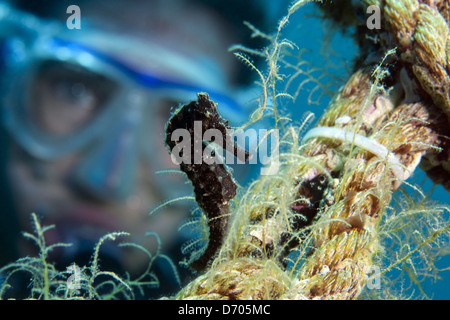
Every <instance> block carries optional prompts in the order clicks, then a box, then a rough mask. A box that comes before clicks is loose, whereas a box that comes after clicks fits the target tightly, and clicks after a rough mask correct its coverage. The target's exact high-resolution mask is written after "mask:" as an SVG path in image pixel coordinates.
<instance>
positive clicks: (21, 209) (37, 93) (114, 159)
mask: <svg viewBox="0 0 450 320" xmlns="http://www.w3.org/2000/svg"><path fill="white" fill-rule="evenodd" d="M49 69H50V70H49ZM66 72H67V70H65V67H63V66H59V67H58V66H53V67H52V68H47V70H45V72H43V74H40V75H39V81H38V84H36V85H35V86H34V90H33V91H34V92H33V93H32V94H33V99H32V101H33V102H32V104H31V107H30V109H31V110H30V112H31V115H32V117H33V122H34V124H35V125H36V127H38V128H39V129H40V130H41V131H43V132H46V133H48V134H51V135H53V136H55V137H57V136H69V138H68V140H70V139H72V138H71V137H70V135H71V134H73V135H74V136H76V135H77V134H79V131H80V130H81V129H80V128H83V126H85V125H86V124H89V123H91V122H95V121H98V115H99V114H100V113H101V112H102V111H103V110H100V109H101V108H103V107H105V106H104V105H103V102H102V99H103V98H104V97H103V96H104V95H106V93H105V92H104V91H105V90H104V89H103V88H99V84H98V83H96V82H92V81H91V79H89V78H86V75H85V74H83V72H79V74H77V73H76V72H75V71H74V70H71V72H70V73H69V74H66ZM142 105H143V106H144V107H145V110H141V113H140V114H139V116H140V117H142V119H140V120H141V122H139V123H134V125H135V126H136V127H138V128H134V129H139V130H133V131H132V136H131V137H129V139H130V140H133V141H135V143H136V144H132V145H129V146H128V147H127V146H123V145H121V144H120V141H121V140H122V139H123V138H125V137H126V136H127V134H128V133H129V132H128V131H127V130H126V129H121V128H122V126H121V121H124V119H123V118H121V117H120V116H118V117H117V119H116V120H115V121H114V127H107V128H105V132H106V133H107V134H105V135H102V136H101V137H102V138H101V139H99V140H98V141H92V143H91V145H87V146H86V147H84V148H81V149H80V150H77V151H76V152H73V153H70V154H67V155H64V156H61V157H56V158H55V159H51V160H43V159H39V158H37V157H33V156H31V155H30V154H28V153H27V152H26V151H25V150H23V149H22V148H21V147H20V146H19V145H18V144H15V143H12V144H11V150H10V152H9V154H10V161H9V162H8V163H9V164H8V165H9V168H8V173H9V180H10V185H11V188H12V191H13V195H14V200H15V206H16V209H17V212H18V213H19V218H20V220H21V221H20V222H21V225H22V227H23V228H24V229H28V228H29V225H30V213H31V212H36V213H37V214H38V215H39V216H40V217H42V219H43V221H42V223H43V224H55V225H56V228H55V229H54V230H51V231H49V232H48V233H47V234H46V235H47V241H48V243H57V242H66V243H72V246H71V247H70V248H68V249H64V250H62V251H61V250H60V251H59V252H58V256H57V257H53V258H58V259H61V261H70V260H73V259H82V258H83V259H84V258H87V257H89V255H90V254H92V249H93V247H94V245H95V242H97V241H98V240H99V238H100V237H101V236H103V235H104V234H106V233H108V232H112V231H126V232H129V233H130V234H131V238H130V239H127V240H129V241H134V242H136V243H139V244H141V245H143V246H145V247H146V248H148V249H149V250H150V251H154V250H155V247H156V242H155V239H154V238H153V237H145V233H146V232H148V231H154V232H156V233H157V234H158V235H159V236H160V237H161V240H162V243H163V244H164V245H165V246H166V248H167V247H170V246H171V245H172V244H173V242H174V239H175V238H176V236H177V233H176V230H177V227H178V225H179V224H180V222H181V221H182V220H183V218H185V217H186V215H187V213H188V210H186V208H178V207H171V208H165V209H164V210H162V211H161V212H159V214H155V215H152V216H151V217H150V216H149V211H150V210H151V209H152V207H154V206H155V205H156V204H158V203H160V202H162V201H164V200H167V199H168V198H169V197H170V193H168V192H165V190H164V188H167V184H164V183H162V182H166V181H163V180H161V179H164V180H167V179H173V178H174V177H173V176H169V177H168V176H167V175H164V174H159V175H158V174H156V171H158V170H163V169H167V168H171V167H173V164H172V163H171V161H170V157H169V154H168V152H167V150H166V148H165V147H164V145H163V142H162V141H163V130H164V123H165V121H167V118H168V117H169V110H170V107H171V104H170V103H169V102H167V101H164V100H161V101H159V102H158V101H147V103H143V104H142ZM127 107H128V108H132V106H131V105H128V106H127ZM124 114H125V115H126V114H127V112H125V113H124ZM98 125H101V124H100V123H99V124H98ZM146 125H148V127H146ZM110 146H111V147H110ZM150 148H151V150H150ZM149 152H151V154H149ZM133 156H137V160H136V161H135V162H134V163H133V165H132V167H129V166H125V165H121V162H125V163H126V162H127V161H128V160H129V158H130V157H131V158H132V157H133ZM105 168H106V169H105ZM81 169H83V170H81ZM99 172H104V175H102V176H101V177H100V178H97V179H98V181H97V180H95V179H96V178H95V177H96V175H97V174H98V173H99ZM93 181H94V182H97V183H98V184H97V185H94V184H93ZM174 182H175V183H176V182H177V181H174ZM127 183H129V185H128V186H126V187H125V189H124V187H123V185H124V184H127ZM178 183H181V184H182V180H179V181H178ZM174 188H176V184H175V186H174ZM28 244H29V243H27V242H24V243H23V246H21V248H22V249H23V250H27V249H28ZM26 253H29V252H23V254H26ZM104 253H105V254H109V255H110V258H114V259H116V260H119V261H120V263H121V264H123V265H124V267H125V268H126V269H127V270H128V271H130V272H133V271H135V269H139V268H141V267H142V263H143V262H145V258H146V257H145V256H144V255H135V254H136V253H137V252H135V251H131V250H128V251H123V252H121V253H120V256H118V255H117V254H118V252H116V251H111V252H108V249H107V248H106V249H105V251H104ZM113 255H114V257H113ZM141 259H142V261H141ZM80 263H82V262H80Z"/></svg>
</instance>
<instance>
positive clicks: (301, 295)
mask: <svg viewBox="0 0 450 320" xmlns="http://www.w3.org/2000/svg"><path fill="white" fill-rule="evenodd" d="M364 2H365V3H366V4H367V5H377V6H379V7H380V8H382V12H383V15H384V19H383V21H384V22H385V25H384V26H383V28H382V29H381V30H380V31H379V34H380V37H379V38H380V41H381V42H382V46H383V48H384V49H385V50H384V51H387V49H390V48H393V47H397V52H398V57H399V62H400V65H401V68H402V70H405V69H406V70H407V71H406V74H405V72H403V73H402V74H401V75H400V76H399V75H398V74H397V75H396V76H397V78H396V81H397V83H398V84H400V85H401V86H403V92H404V94H405V98H404V100H402V101H400V102H399V101H397V100H396V97H395V95H392V96H391V95H384V94H371V90H370V88H371V85H372V82H371V75H372V71H371V70H372V69H371V68H369V67H363V68H361V69H359V70H357V71H356V72H355V73H354V74H353V75H352V77H351V78H350V79H349V80H348V82H347V83H346V85H345V86H344V87H343V88H342V89H341V90H340V91H339V92H338V94H337V96H336V98H335V99H334V100H333V102H332V104H331V105H330V107H329V108H328V109H327V111H326V113H325V114H324V115H323V116H322V117H321V119H320V120H319V124H318V125H319V126H322V127H340V128H342V130H346V131H347V130H348V131H350V132H355V135H354V137H361V138H360V141H357V143H356V144H355V145H356V146H358V147H360V151H359V152H357V153H356V154H355V155H353V156H352V157H345V156H343V155H345V154H347V153H348V146H347V145H348V144H347V143H345V144H343V143H341V142H339V141H338V140H339V139H337V140H336V139H335V141H333V139H329V137H324V134H320V135H315V136H314V137H310V138H311V139H309V140H308V141H307V142H306V143H305V145H304V148H303V149H302V152H301V154H300V155H298V160H297V161H287V163H288V165H287V166H284V167H283V168H281V169H280V172H279V174H278V175H277V176H273V177H270V176H269V177H263V178H260V179H259V181H257V182H256V183H255V184H254V185H253V188H251V189H250V190H249V191H248V193H247V194H246V196H244V197H243V198H242V199H241V201H240V202H239V203H238V205H237V206H236V208H235V211H234V212H233V215H234V216H235V217H236V218H235V219H234V221H233V225H232V227H231V229H230V230H229V232H228V235H227V238H226V241H225V244H226V246H225V247H224V248H222V250H221V252H220V253H219V255H218V256H217V257H216V259H215V260H214V262H213V264H212V266H211V267H210V269H209V270H208V271H207V272H206V273H204V274H203V275H200V276H199V277H198V278H197V279H195V280H194V281H193V282H191V283H190V284H189V285H188V286H186V287H185V288H184V289H183V290H182V291H180V293H179V294H178V296H177V298H180V299H353V298H357V297H358V295H359V294H360V292H361V291H362V289H363V288H364V286H365V284H366V282H367V275H368V272H369V271H370V268H371V267H372V265H373V261H372V260H373V257H374V255H375V254H376V252H377V251H379V250H380V247H379V244H378V234H377V230H378V224H379V220H380V219H379V217H380V216H381V214H382V211H383V210H384V209H383V208H384V207H385V206H386V205H387V204H388V203H389V201H390V198H391V193H392V192H393V191H394V190H395V189H396V188H398V186H399V184H400V183H401V180H402V179H399V178H398V177H396V176H395V172H393V171H392V170H389V169H392V168H391V164H392V163H390V162H392V161H386V159H384V160H383V159H380V158H386V157H373V149H377V150H378V149H382V150H384V147H386V148H388V149H389V150H391V151H392V152H393V154H394V155H395V157H396V158H395V159H398V161H399V162H400V164H399V165H401V166H402V167H403V168H404V169H405V172H413V171H414V170H415V169H416V167H417V165H418V164H419V162H420V161H422V162H424V160H423V159H424V156H425V157H426V166H428V167H427V168H426V169H427V170H428V174H429V175H430V176H431V177H435V178H436V177H442V176H444V177H445V174H447V176H448V177H450V175H449V173H448V172H447V171H445V166H446V165H447V164H448V163H449V162H450V149H449V148H448V146H449V144H450V143H448V142H447V141H448V140H446V138H442V136H443V134H442V132H444V134H445V133H448V127H450V126H445V125H444V124H443V123H447V124H448V123H450V121H448V120H450V101H449V90H450V78H449V71H450V64H449V61H450V57H449V55H450V50H449V46H450V43H449V42H450V41H449V28H448V25H449V17H450V9H449V8H450V5H449V3H448V1H442V0H428V1H418V0H402V1H400V0H364ZM404 80H406V83H405V82H404ZM414 80H416V81H417V83H418V84H419V85H420V86H421V88H422V90H423V92H420V94H418V95H417V97H415V98H414V99H409V98H410V97H407V96H408V95H409V94H411V93H412V91H413V90H412V87H413V86H412V84H411V83H412V82H414ZM415 93H416V92H414V94H415ZM367 97H369V98H367ZM433 104H434V105H435V106H437V107H439V110H441V111H442V112H443V113H444V114H445V115H446V118H448V119H445V118H444V119H442V114H441V117H440V118H439V113H438V112H437V110H435V108H433ZM362 105H364V106H365V107H366V108H365V110H361V106H362ZM342 117H345V118H346V119H349V121H348V122H347V121H346V122H345V123H341V122H340V121H339V119H342ZM360 118H362V120H363V121H362V122H361V121H359V120H358V119H360ZM445 127H447V128H445ZM342 130H341V131H342ZM445 130H447V131H445ZM447 135H448V134H447ZM365 136H366V137H367V136H370V137H371V139H374V140H373V141H371V143H372V144H371V145H367V146H365V144H367V143H368V142H367V139H366V138H364V137H365ZM341 140H342V139H341ZM344 140H346V141H347V140H348V139H346V138H345V139H344ZM446 143H447V144H446ZM382 146H384V147H382ZM435 147H440V148H442V149H444V154H442V153H437V152H434V150H435V149H436V148H435ZM367 150H372V152H367ZM445 152H447V156H446V154H445ZM375 153H376V152H375ZM383 155H384V153H383ZM295 159H297V158H295ZM301 159H314V163H315V164H314V165H312V164H311V163H312V162H309V161H303V160H301ZM342 163H344V164H343V165H344V166H345V170H343V169H342ZM448 168H449V169H450V166H448ZM321 171H327V172H336V171H341V172H342V171H346V172H349V174H348V175H341V176H340V177H339V181H338V184H339V190H336V194H335V196H334V203H333V204H332V205H330V206H328V207H326V208H325V210H324V212H323V213H322V215H323V216H326V218H328V219H329V221H331V223H330V222H328V223H323V224H320V223H319V224H318V226H315V228H314V231H313V238H314V240H313V242H314V244H313V245H314V247H315V249H314V250H313V252H312V254H311V255H310V256H309V257H307V258H306V260H305V262H304V264H302V267H301V268H300V270H299V271H298V273H297V274H296V275H295V276H290V275H288V273H287V272H286V270H285V269H283V266H282V265H281V264H280V263H278V261H277V257H274V256H271V254H270V251H273V248H272V249H270V247H269V246H268V245H270V246H272V247H276V246H277V244H279V243H282V241H280V238H281V236H280V234H281V233H282V231H283V230H288V229H289V228H291V227H292V226H290V225H289V224H288V221H287V220H288V219H284V218H283V217H284V216H283V215H282V214H281V213H280V212H286V213H287V214H289V213H290V214H292V212H291V210H289V204H292V201H293V200H295V199H293V198H292V195H295V194H296V192H298V190H299V184H298V183H296V182H295V180H296V179H298V180H300V181H302V180H303V181H305V180H306V181H308V179H311V178H310V177H311V175H312V176H316V177H317V175H318V172H321ZM394 171H395V170H394ZM449 171H450V170H449ZM293 177H295V178H294V179H293ZM308 177H309V178H308ZM406 178H407V177H406V176H405V177H404V179H406ZM436 179H437V178H436ZM448 180H450V179H447V183H449V182H448ZM444 186H445V185H444ZM447 187H448V188H449V189H450V186H449V185H447ZM300 190H301V187H300ZM274 204H277V205H278V213H277V212H274V213H273V216H267V217H266V215H267V214H268V213H271V212H272V211H273V206H274ZM271 210H272V211H271ZM277 241H278V242H277Z"/></svg>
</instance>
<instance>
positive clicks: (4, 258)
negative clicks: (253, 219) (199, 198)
mask: <svg viewBox="0 0 450 320" xmlns="http://www.w3.org/2000/svg"><path fill="white" fill-rule="evenodd" d="M210 2H214V5H211V6H208V4H207V1H168V0H155V1H147V2H139V1H103V2H102V1H71V2H70V3H69V2H66V1H54V2H52V1H45V2H44V1H43V2H33V3H32V4H30V3H25V2H23V3H22V2H20V1H19V2H18V3H17V4H16V5H15V6H12V5H10V4H8V3H0V56H1V58H0V78H1V87H0V90H1V97H2V98H1V105H0V107H1V120H2V123H3V128H2V131H1V134H0V142H1V143H2V146H3V147H2V148H1V149H2V150H1V152H2V154H1V161H2V177H1V178H2V181H4V182H6V183H2V190H1V192H2V204H1V205H2V207H1V213H0V216H1V220H0V223H1V228H2V230H1V232H0V233H1V235H0V237H1V239H0V240H1V243H0V252H1V260H0V265H3V264H5V263H7V262H10V261H12V260H14V259H16V258H18V257H20V256H24V255H27V254H31V253H32V252H33V251H31V249H30V243H29V242H27V241H26V240H24V239H23V238H22V237H20V236H19V235H18V231H19V230H27V229H29V227H30V213H31V212H36V213H37V214H38V216H39V217H41V219H42V224H45V225H49V224H55V225H56V228H55V229H53V230H51V231H49V232H48V233H47V241H48V243H50V244H51V243H56V242H65V243H72V246H71V247H68V248H66V249H64V250H59V251H58V252H57V255H55V256H53V257H52V259H54V260H56V261H58V263H59V265H60V267H61V269H62V270H64V269H65V268H66V267H67V266H68V265H69V264H70V263H71V262H72V261H75V262H76V263H78V264H79V265H83V264H87V263H88V259H89V257H90V255H91V254H92V249H93V247H94V244H95V243H96V242H97V241H98V240H99V238H100V237H101V236H103V235H104V234H106V233H108V232H111V231H126V232H129V233H131V238H129V239H127V241H131V242H136V243H139V244H141V245H144V246H145V247H146V248H147V249H148V250H149V251H150V252H154V250H155V247H156V242H155V241H154V238H152V237H145V233H146V232H148V231H154V232H156V233H157V234H158V235H159V236H160V237H161V242H162V245H163V249H164V251H167V252H172V256H173V257H176V259H179V256H177V255H178V252H179V246H180V242H181V241H184V240H186V239H180V235H179V234H178V233H177V229H178V226H179V224H180V223H181V221H182V220H184V219H186V217H187V216H188V215H189V211H190V209H192V206H193V204H192V203H190V204H189V205H188V206H186V205H185V204H184V203H183V204H181V203H180V205H174V206H170V207H166V208H164V209H163V212H160V213H159V214H155V215H152V216H151V217H150V216H149V214H148V212H149V211H150V209H151V208H152V207H154V206H155V205H157V204H159V203H161V202H162V201H164V200H167V199H171V198H175V197H177V196H182V195H190V194H192V192H191V189H190V186H189V185H187V184H185V182H184V181H185V179H184V178H183V177H182V178H180V175H174V174H167V173H162V174H157V173H156V172H157V171H160V170H164V169H168V168H177V167H175V166H174V165H173V164H172V163H171V161H170V156H169V154H168V152H167V150H166V149H165V147H164V145H163V138H164V137H163V134H164V125H165V122H166V121H167V120H168V118H169V114H170V109H171V108H172V107H176V106H178V104H179V103H183V102H187V101H190V100H193V99H195V98H196V93H197V92H199V91H206V92H208V93H209V95H210V97H211V98H212V99H213V100H215V101H216V102H217V103H219V111H220V112H221V114H222V115H223V116H224V118H226V119H229V120H230V123H231V125H234V126H237V125H239V124H241V123H243V122H245V121H246V120H247V119H248V112H249V110H248V108H247V107H244V106H243V103H244V105H245V102H247V101H248V100H249V98H248V97H249V96H248V95H247V96H245V98H242V99H240V100H241V101H238V100H239V97H240V96H241V94H240V92H242V91H240V90H238V89H239V87H238V86H241V87H242V86H246V85H248V81H247V82H246V83H243V82H245V81H241V80H242V79H243V78H246V79H247V80H249V79H250V78H249V77H248V76H246V75H245V74H243V73H242V69H245V68H243V67H242V66H241V65H240V64H239V62H238V61H237V60H236V59H235V58H234V57H233V55H232V54H231V53H229V52H227V48H228V47H229V46H230V45H231V44H233V43H242V42H243V41H244V39H243V37H242V38H240V36H239V35H240V34H243V35H244V37H247V36H248V34H249V32H243V31H242V29H240V28H241V27H243V26H242V21H243V20H249V21H252V23H257V22H258V21H255V20H259V22H260V23H262V20H263V15H262V11H261V10H262V9H261V8H260V7H261V6H260V5H255V3H254V2H253V1H246V2H245V3H243V2H242V1H231V2H230V1H222V2H217V3H219V5H218V4H217V3H215V1H210ZM72 4H75V5H79V7H80V8H81V19H82V20H81V21H82V22H81V29H80V30H77V29H73V30H71V29H68V28H67V27H66V23H65V22H66V21H65V19H67V17H68V16H69V15H68V14H67V13H66V8H67V7H68V6H69V5H72ZM233 6H234V7H233ZM21 7H23V8H21ZM220 7H222V9H223V8H226V10H228V12H229V14H228V18H227V19H228V20H229V21H227V19H225V18H224V17H223V16H222V15H221V14H220V13H223V12H224V11H226V10H225V9H223V10H222V9H220ZM19 8H21V9H22V10H19ZM214 8H216V9H218V10H220V11H214ZM25 9H26V10H28V11H29V12H27V11H26V10H25ZM30 12H33V13H30ZM236 12H238V13H239V14H241V15H236V14H235V13H236ZM245 14H248V15H247V16H245ZM56 16H59V21H58V20H56V19H55V17H56ZM230 21H231V23H230ZM232 84H234V85H235V86H236V87H235V88H234V87H233V86H232ZM256 95H257V94H255V96H253V98H254V97H256ZM235 172H236V175H235V176H236V177H237V178H238V181H239V182H241V183H243V182H244V181H245V179H246V176H247V175H248V174H249V170H248V168H247V167H246V168H245V169H244V168H235ZM11 199H12V200H11ZM16 244H17V245H16ZM102 248H103V249H102V261H103V262H102V265H103V266H105V268H107V265H108V263H110V264H111V265H112V266H113V268H114V267H118V268H119V270H126V271H128V272H130V273H131V274H136V273H138V272H140V271H142V269H143V268H144V267H145V266H146V265H145V264H146V263H147V260H146V259H147V257H146V256H145V255H143V254H141V253H139V254H136V252H135V251H132V250H121V251H120V253H119V251H118V250H117V246H116V245H111V246H108V244H105V246H104V247H102ZM108 257H109V258H108ZM160 269H162V270H164V269H165V268H164V267H160ZM163 276H164V275H163ZM167 281H168V282H167V283H169V282H170V280H167ZM171 288H172V289H173V287H171ZM166 289H167V290H169V289H170V285H169V284H167V288H166Z"/></svg>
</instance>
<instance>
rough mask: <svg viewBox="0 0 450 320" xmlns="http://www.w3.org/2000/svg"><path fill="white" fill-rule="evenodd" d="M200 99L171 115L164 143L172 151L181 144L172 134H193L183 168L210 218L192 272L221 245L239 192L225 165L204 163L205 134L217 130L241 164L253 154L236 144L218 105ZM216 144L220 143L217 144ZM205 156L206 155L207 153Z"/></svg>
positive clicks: (200, 96)
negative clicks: (197, 124)
mask: <svg viewBox="0 0 450 320" xmlns="http://www.w3.org/2000/svg"><path fill="white" fill-rule="evenodd" d="M197 97H198V100H197V101H192V102H191V103H189V104H186V105H183V106H182V107H180V108H179V109H177V110H176V111H175V112H174V113H173V114H172V116H171V118H170V119H169V121H168V122H167V124H166V137H165V143H166V145H167V147H168V148H169V150H170V152H171V151H172V150H173V148H174V147H175V146H176V145H177V144H178V143H180V142H181V141H173V140H172V134H173V132H174V131H175V130H176V129H186V130H187V131H188V132H189V133H190V142H191V148H190V150H191V154H190V159H191V160H192V161H190V163H185V162H184V161H183V162H181V163H180V169H181V170H182V171H183V172H185V173H186V175H187V177H188V178H189V180H190V181H191V182H192V185H193V187H194V193H195V199H196V201H197V203H198V205H199V207H200V208H201V209H202V211H203V212H204V214H206V216H207V217H208V228H209V242H208V245H207V247H206V249H205V250H204V252H203V253H202V254H201V256H200V257H199V258H198V259H197V260H195V261H194V262H192V263H191V265H190V266H191V267H192V268H193V269H195V270H197V271H201V270H203V269H204V268H205V267H206V266H207V265H208V263H209V262H210V261H211V259H212V258H213V257H214V255H215V254H216V252H217V251H218V250H219V249H220V247H221V246H222V243H223V240H224V238H225V234H226V231H227V228H228V221H229V218H230V212H229V210H230V200H231V199H233V198H234V196H235V195H236V190H237V185H236V183H235V181H234V180H233V177H232V175H231V173H230V171H229V170H228V168H227V166H226V165H225V164H223V163H216V162H217V161H216V162H213V163H212V164H208V163H211V162H208V161H205V155H204V150H205V148H206V147H207V143H206V142H205V141H203V140H202V137H203V134H204V132H205V131H206V130H208V129H218V130H219V131H220V133H221V135H222V137H223V141H221V146H224V147H226V148H228V149H227V150H228V151H229V152H231V153H232V154H234V155H235V156H236V157H238V158H240V160H242V161H247V160H248V159H249V158H250V154H249V153H248V152H247V151H245V150H242V149H240V148H239V147H238V146H237V145H236V144H235V143H234V141H233V138H232V137H231V135H230V134H229V129H231V128H230V126H229V124H228V121H227V120H224V119H223V118H222V117H221V116H220V114H219V112H218V110H217V106H216V104H215V103H214V102H213V101H212V100H210V99H209V95H208V94H207V93H198V94H197ZM196 121H200V122H201V131H202V132H201V135H200V134H199V132H196V134H194V123H195V122H196ZM197 128H198V127H197ZM197 131H198V129H197ZM199 140H202V141H199ZM214 142H216V143H217V142H218V141H214ZM199 145H201V150H196V148H195V146H199ZM197 149H198V148H197ZM196 152H197V153H198V152H201V155H199V154H197V159H198V157H199V156H200V157H201V158H200V159H201V163H194V162H195V161H194V159H195V156H196V155H195V153H196ZM205 154H206V155H207V154H208V152H206V153H205ZM183 156H185V155H183ZM186 162H188V161H186ZM197 162H198V161H197Z"/></svg>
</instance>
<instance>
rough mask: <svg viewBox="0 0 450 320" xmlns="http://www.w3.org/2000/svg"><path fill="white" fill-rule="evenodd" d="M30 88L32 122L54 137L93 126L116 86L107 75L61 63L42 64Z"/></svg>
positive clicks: (49, 62) (48, 62)
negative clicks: (89, 125)
mask: <svg viewBox="0 0 450 320" xmlns="http://www.w3.org/2000/svg"><path fill="white" fill-rule="evenodd" d="M31 85H32V87H31V102H30V108H31V109H30V116H31V119H32V122H33V123H35V125H36V127H37V128H38V129H39V130H42V131H43V132H45V133H48V134H51V135H54V136H55V137H61V136H66V135H68V134H70V133H73V132H75V131H77V130H80V129H81V128H82V127H84V126H86V125H88V124H90V123H91V122H92V120H93V119H95V118H96V116H97V115H98V114H99V113H100V112H101V111H102V109H103V108H104V106H105V105H107V103H108V100H109V99H110V98H111V96H112V94H113V92H115V89H116V87H117V85H116V84H115V83H114V82H113V81H111V80H109V79H107V78H105V77H104V76H101V75H99V74H96V73H94V72H92V71H89V70H87V69H85V68H84V67H81V66H78V65H74V64H71V63H67V62H60V61H46V62H44V63H42V64H41V65H40V67H39V68H38V70H37V73H36V76H35V78H34V80H33V82H32V84H31Z"/></svg>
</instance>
